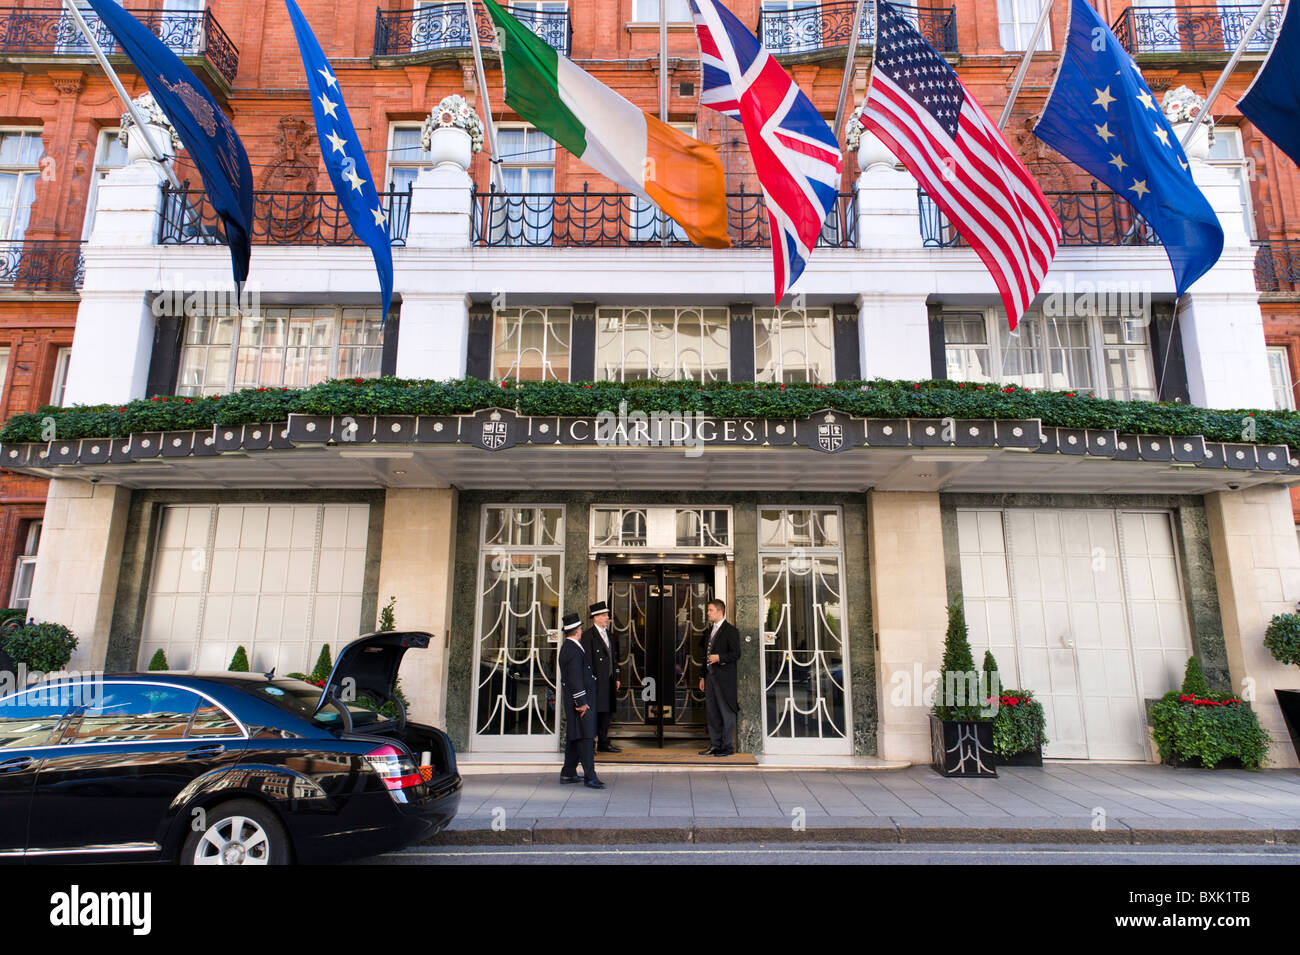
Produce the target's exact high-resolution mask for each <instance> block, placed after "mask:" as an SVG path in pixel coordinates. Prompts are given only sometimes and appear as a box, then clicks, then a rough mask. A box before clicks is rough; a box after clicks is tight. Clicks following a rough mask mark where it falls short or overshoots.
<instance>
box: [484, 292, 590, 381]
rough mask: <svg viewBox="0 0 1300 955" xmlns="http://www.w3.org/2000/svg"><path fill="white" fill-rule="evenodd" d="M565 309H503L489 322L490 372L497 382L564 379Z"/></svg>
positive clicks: (567, 318)
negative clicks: (490, 323)
mask: <svg viewBox="0 0 1300 955" xmlns="http://www.w3.org/2000/svg"><path fill="white" fill-rule="evenodd" d="M571 320H572V312H571V311H570V310H569V309H567V308H507V309H502V310H501V311H499V312H497V313H496V316H495V318H494V321H493V332H492V335H493V344H492V375H493V377H494V378H495V379H496V380H497V381H500V380H502V379H504V378H514V379H515V380H517V381H546V380H553V381H568V380H569V329H570V325H571Z"/></svg>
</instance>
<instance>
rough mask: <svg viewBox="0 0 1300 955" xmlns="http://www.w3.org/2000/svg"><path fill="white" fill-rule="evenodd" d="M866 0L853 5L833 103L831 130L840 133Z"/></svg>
mask: <svg viewBox="0 0 1300 955" xmlns="http://www.w3.org/2000/svg"><path fill="white" fill-rule="evenodd" d="M864 6H866V0H858V2H857V3H856V4H855V5H854V7H853V32H852V33H851V34H850V35H849V52H848V55H847V56H846V57H845V58H844V77H843V78H842V79H841V80H840V98H839V99H838V100H837V101H836V103H835V125H834V126H833V127H831V132H833V133H834V134H835V135H836V136H839V135H840V124H842V123H843V122H844V107H845V106H847V105H848V101H849V86H850V84H852V82H853V61H854V60H855V59H856V58H857V55H858V40H859V38H860V37H861V36H862V8H863V7H864Z"/></svg>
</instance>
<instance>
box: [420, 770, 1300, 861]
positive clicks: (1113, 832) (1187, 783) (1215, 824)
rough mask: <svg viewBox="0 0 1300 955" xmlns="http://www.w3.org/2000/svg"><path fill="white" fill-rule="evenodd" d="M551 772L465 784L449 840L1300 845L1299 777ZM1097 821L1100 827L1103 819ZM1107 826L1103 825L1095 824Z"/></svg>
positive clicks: (479, 778) (1276, 773)
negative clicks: (584, 780) (592, 776)
mask: <svg viewBox="0 0 1300 955" xmlns="http://www.w3.org/2000/svg"><path fill="white" fill-rule="evenodd" d="M602 776H603V778H604V780H605V782H606V784H607V787H608V788H606V789H604V790H600V791H592V790H588V789H584V788H583V787H581V786H561V785H560V784H559V781H558V778H556V775H555V774H554V773H510V774H503V775H500V776H492V775H486V774H483V775H473V776H467V777H465V789H464V793H463V798H462V802H461V811H460V814H459V815H458V816H457V818H456V819H455V821H454V822H453V823H452V825H451V826H450V827H449V828H448V829H447V831H446V832H444V833H442V834H440V835H439V836H437V837H435V839H434V840H432V841H434V842H437V843H443V844H475V845H520V844H531V843H546V844H588V843H594V844H624V845H627V844H647V843H680V842H714V843H727V842H809V843H815V842H861V843H890V842H929V843H938V842H986V843H1001V842H1053V843H1131V844H1139V845H1140V844H1162V843H1188V842H1196V843H1217V844H1242V843H1253V844H1260V843H1263V844H1277V843H1281V844H1289V845H1300V772H1296V771H1294V770H1272V771H1263V772H1247V771H1244V770H1215V771H1210V770H1176V769H1171V768H1169V767H1167V766H1154V765H1142V764H1090V763H1049V764H1048V765H1046V766H1044V767H1042V768H1038V767H1009V768H1004V769H1003V770H1002V771H1001V775H1000V777H999V778H998V779H945V778H943V777H941V776H939V775H938V774H936V773H935V772H934V771H933V770H931V769H930V768H929V767H924V766H914V767H911V768H909V769H905V770H898V771H892V772H889V773H881V772H872V771H863V770H848V769H835V770H808V771H803V772H799V773H791V772H770V773H769V772H764V771H762V770H752V769H740V770H737V771H735V772H730V771H729V772H725V773H717V772H698V773H696V772H680V771H674V772H649V773H646V772H637V773H630V772H629V773H626V774H620V773H619V772H618V771H617V770H616V769H613V768H610V769H607V770H606V771H604V772H603V773H602ZM1094 820H1096V822H1094ZM1094 826H1098V827H1099V828H1094Z"/></svg>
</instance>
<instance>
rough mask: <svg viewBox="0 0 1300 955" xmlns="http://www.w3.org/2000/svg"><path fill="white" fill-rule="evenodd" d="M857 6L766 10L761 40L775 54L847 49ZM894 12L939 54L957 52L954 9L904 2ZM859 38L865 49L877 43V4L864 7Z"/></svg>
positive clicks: (760, 22)
mask: <svg viewBox="0 0 1300 955" xmlns="http://www.w3.org/2000/svg"><path fill="white" fill-rule="evenodd" d="M855 6H856V3H854V2H853V0H844V2H839V3H809V4H808V5H807V6H806V7H805V8H804V9H796V10H764V11H763V12H762V13H760V14H759V15H758V37H759V39H760V40H762V41H763V45H764V46H765V47H767V48H768V49H769V50H771V51H772V52H773V53H809V52H813V51H816V50H829V49H834V48H835V47H847V46H848V45H849V37H850V36H852V35H853V10H854V7H855ZM894 6H895V9H897V10H898V11H899V13H901V14H902V15H903V16H904V17H906V18H907V19H908V20H910V21H911V22H912V25H913V26H915V27H916V28H917V30H918V31H919V32H920V34H921V35H922V36H923V37H925V38H926V39H927V40H929V41H930V45H931V46H933V47H934V48H935V49H936V50H938V51H939V52H940V53H956V52H957V13H956V8H955V7H916V6H911V5H908V4H904V3H899V4H895V5H894ZM858 39H859V41H860V42H861V43H862V44H863V45H864V46H871V45H872V44H874V43H875V42H876V10H875V4H874V3H872V2H870V0H868V2H867V3H865V4H863V8H862V24H861V26H860V27H859V29H858Z"/></svg>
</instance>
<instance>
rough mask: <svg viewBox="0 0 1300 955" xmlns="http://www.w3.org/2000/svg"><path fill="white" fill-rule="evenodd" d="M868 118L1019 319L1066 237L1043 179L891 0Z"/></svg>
mask: <svg viewBox="0 0 1300 955" xmlns="http://www.w3.org/2000/svg"><path fill="white" fill-rule="evenodd" d="M876 17H877V20H876V37H877V40H876V48H875V57H874V60H873V63H872V67H871V85H870V89H869V90H868V92H867V102H866V106H865V108H864V109H863V111H862V119H863V125H864V126H865V127H866V128H867V129H869V130H870V131H871V132H873V133H875V134H876V135H877V136H878V137H879V138H880V140H881V141H882V142H883V143H884V144H885V145H886V146H888V147H889V148H890V150H892V151H893V153H894V155H895V156H897V157H898V159H899V160H901V161H902V163H903V165H904V166H906V167H907V170H908V172H910V173H911V174H912V176H913V177H914V178H915V179H916V181H917V182H919V183H920V184H921V186H922V188H924V189H925V191H926V192H927V193H928V194H929V195H930V197H931V198H932V199H933V200H934V201H935V203H936V204H937V205H938V206H939V208H940V209H941V210H943V213H944V214H945V215H946V216H947V217H948V221H949V222H951V223H952V224H953V225H954V226H956V228H957V231H958V232H960V233H961V235H962V237H963V238H964V239H965V240H966V241H967V242H968V243H970V246H971V247H972V248H973V249H974V250H975V251H976V252H977V253H979V257H980V258H981V259H982V260H983V262H984V265H985V267H986V268H987V269H988V270H989V272H990V273H991V274H992V276H993V281H994V282H995V283H996V284H997V287H998V291H999V292H1000V293H1001V294H1002V303H1003V305H1005V306H1006V310H1007V321H1008V323H1009V324H1010V326H1011V328H1012V329H1014V328H1015V327H1016V323H1017V322H1018V321H1019V320H1020V316H1021V315H1023V314H1024V313H1025V310H1026V309H1027V308H1029V306H1030V304H1031V303H1032V302H1033V300H1034V296H1035V295H1036V294H1037V293H1038V289H1039V287H1040V286H1041V285H1042V284H1043V277H1044V276H1045V275H1046V274H1047V270H1048V268H1049V267H1050V266H1051V264H1052V259H1053V258H1054V257H1055V256H1056V247H1057V244H1058V243H1059V242H1060V239H1061V224H1060V222H1058V221H1057V218H1056V216H1055V215H1054V214H1053V212H1052V210H1051V207H1050V206H1049V205H1048V204H1047V199H1046V198H1045V197H1044V196H1043V193H1042V191H1041V190H1040V189H1039V188H1038V184H1037V183H1035V182H1034V180H1033V177H1032V176H1030V175H1029V170H1027V169H1026V168H1025V166H1024V164H1023V163H1022V162H1021V161H1020V158H1019V157H1018V156H1017V155H1016V154H1015V153H1014V152H1012V151H1011V149H1010V148H1009V147H1008V146H1007V143H1006V140H1004V139H1003V138H1002V134H1001V133H1000V132H998V128H997V126H995V125H994V124H993V121H992V120H990V119H989V117H988V114H987V113H985V112H984V108H983V107H982V106H980V104H979V102H978V101H977V100H976V99H975V97H974V96H972V95H971V92H970V90H968V89H966V87H965V85H964V84H963V83H962V81H961V80H960V79H959V78H958V76H957V74H956V73H954V72H953V70H952V68H951V67H950V66H949V65H948V64H947V62H945V60H944V58H943V57H942V56H940V55H939V54H938V53H936V52H935V49H934V47H932V46H931V45H930V44H929V43H927V42H926V41H925V38H924V37H922V36H921V34H920V33H918V32H917V31H916V29H915V28H914V27H913V26H912V24H910V23H908V22H907V20H905V19H904V18H903V17H902V16H900V15H899V13H898V11H897V10H895V9H894V7H893V6H891V5H890V4H889V3H888V2H887V0H877V2H876Z"/></svg>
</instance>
